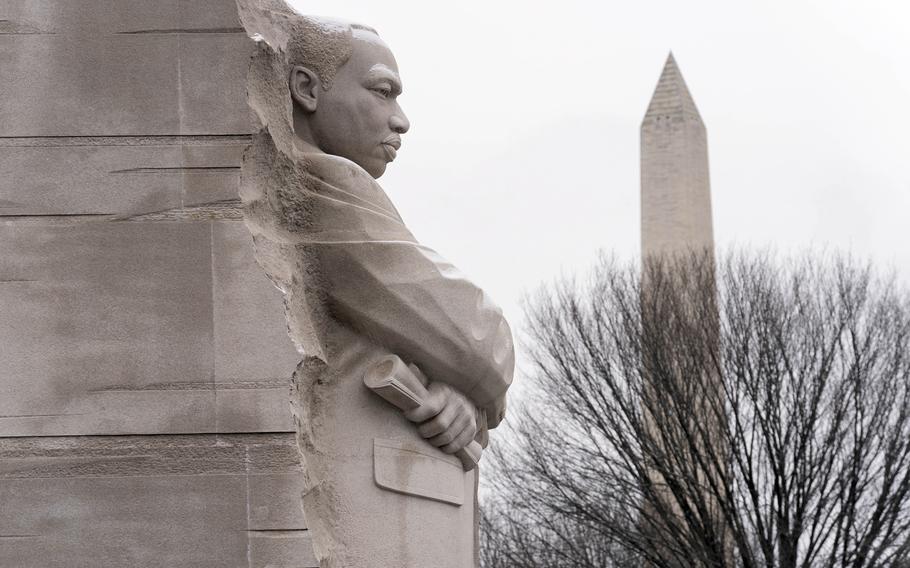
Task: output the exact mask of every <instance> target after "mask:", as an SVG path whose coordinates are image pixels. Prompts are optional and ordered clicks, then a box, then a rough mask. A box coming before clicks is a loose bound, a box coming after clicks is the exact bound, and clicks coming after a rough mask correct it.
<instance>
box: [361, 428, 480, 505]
mask: <svg viewBox="0 0 910 568" xmlns="http://www.w3.org/2000/svg"><path fill="white" fill-rule="evenodd" d="M430 451H432V452H433V453H430ZM373 476H374V479H375V480H376V485H378V486H379V487H382V488H383V489H388V490H389V491H395V492H396V493H403V494H405V495H414V496H416V497H423V498H425V499H432V500H434V501H442V502H443V503H449V504H450V505H456V506H461V505H463V504H464V485H465V472H464V468H463V467H462V465H461V461H460V460H459V459H458V458H456V457H454V456H450V455H447V454H444V453H442V452H440V451H438V450H435V449H432V450H429V451H428V450H427V449H423V448H421V447H419V446H418V445H417V444H414V443H408V442H399V441H397V440H385V439H382V438H373Z"/></svg>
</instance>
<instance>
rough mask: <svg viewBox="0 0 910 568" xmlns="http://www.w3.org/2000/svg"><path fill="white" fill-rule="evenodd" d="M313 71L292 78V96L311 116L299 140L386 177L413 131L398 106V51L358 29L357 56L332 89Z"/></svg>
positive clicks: (299, 70) (298, 70) (307, 116)
mask: <svg viewBox="0 0 910 568" xmlns="http://www.w3.org/2000/svg"><path fill="white" fill-rule="evenodd" d="M307 71H308V70H306V69H305V68H302V67H297V68H295V71H294V72H292V75H291V90H292V94H293V96H294V99H295V101H296V102H297V103H298V105H299V107H300V108H302V110H303V111H304V113H305V119H304V120H305V122H306V124H304V125H303V127H302V128H298V129H297V132H298V136H299V137H300V138H301V139H303V140H304V141H305V142H307V143H309V144H311V145H313V146H315V147H316V149H318V150H319V151H322V152H325V153H327V154H333V155H336V156H342V157H344V158H347V159H349V160H351V161H352V162H354V163H356V164H358V165H359V166H360V167H362V168H363V169H364V170H366V171H367V172H368V173H369V174H370V175H371V176H373V177H374V178H378V177H379V176H381V175H382V174H383V173H384V172H385V169H386V165H387V164H388V163H389V162H391V161H392V160H394V159H395V155H396V153H397V151H398V149H399V148H400V146H401V135H402V134H404V133H405V132H407V131H408V128H409V127H410V123H409V122H408V119H407V117H406V116H405V114H404V112H402V110H401V107H400V106H399V105H398V100H397V99H398V95H400V94H401V88H402V87H401V78H400V77H399V75H398V64H397V63H396V62H395V57H394V56H393V55H392V52H391V51H390V50H389V48H388V47H387V46H386V45H385V43H383V42H382V40H381V39H379V37H378V36H377V35H375V34H374V33H372V32H368V31H364V30H355V33H354V39H353V52H352V54H351V57H350V59H348V61H347V62H345V63H344V65H342V66H341V68H340V69H338V71H337V73H336V75H335V78H334V80H333V81H332V84H331V88H329V89H328V90H324V89H322V87H321V86H318V83H319V81H318V78H316V77H314V76H312V75H311V74H309V73H307Z"/></svg>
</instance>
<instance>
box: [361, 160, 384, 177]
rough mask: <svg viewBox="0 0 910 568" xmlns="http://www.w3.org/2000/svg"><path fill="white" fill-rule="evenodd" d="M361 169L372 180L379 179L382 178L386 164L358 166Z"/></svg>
mask: <svg viewBox="0 0 910 568" xmlns="http://www.w3.org/2000/svg"><path fill="white" fill-rule="evenodd" d="M358 165H359V166H360V167H361V168H363V169H364V170H366V172H367V173H368V174H370V175H371V176H373V179H379V178H380V177H382V174H384V173H385V168H386V165H387V164H384V163H382V164H358Z"/></svg>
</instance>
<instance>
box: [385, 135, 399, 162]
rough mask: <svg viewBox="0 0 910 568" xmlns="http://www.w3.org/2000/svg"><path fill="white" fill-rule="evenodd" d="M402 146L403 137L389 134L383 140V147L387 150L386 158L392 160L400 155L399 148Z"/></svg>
mask: <svg viewBox="0 0 910 568" xmlns="http://www.w3.org/2000/svg"><path fill="white" fill-rule="evenodd" d="M399 148H401V138H399V137H397V136H389V137H388V138H386V139H385V140H383V141H382V149H383V150H385V155H386V158H388V159H389V161H390V162H391V161H392V160H394V159H395V156H397V155H398V149H399Z"/></svg>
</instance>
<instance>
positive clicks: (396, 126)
mask: <svg viewBox="0 0 910 568" xmlns="http://www.w3.org/2000/svg"><path fill="white" fill-rule="evenodd" d="M389 126H390V127H391V128H392V131H393V132H397V133H398V134H404V133H405V132H407V131H408V129H410V128H411V123H410V121H408V117H407V116H405V114H404V112H402V110H401V108H400V107H399V108H398V112H396V113H395V114H393V115H392V117H391V118H390V119H389Z"/></svg>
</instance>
